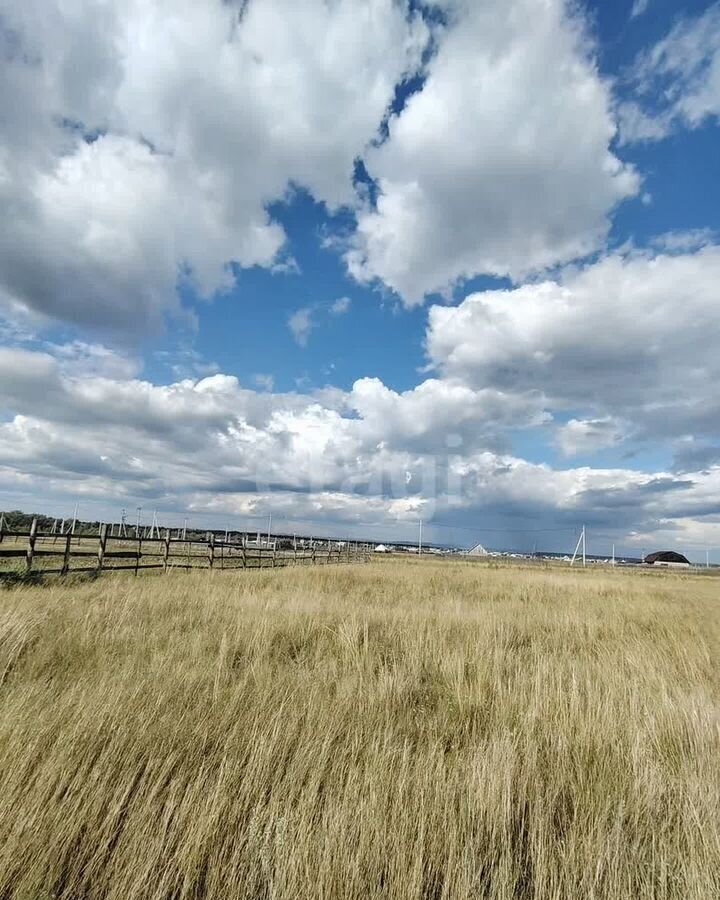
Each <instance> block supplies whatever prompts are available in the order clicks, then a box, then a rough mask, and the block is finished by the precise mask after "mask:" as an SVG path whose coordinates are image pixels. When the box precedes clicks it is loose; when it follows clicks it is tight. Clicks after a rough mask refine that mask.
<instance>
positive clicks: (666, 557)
mask: <svg viewBox="0 0 720 900" xmlns="http://www.w3.org/2000/svg"><path fill="white" fill-rule="evenodd" d="M643 562H644V563H645V564H646V565H649V566H673V567H675V566H677V567H679V568H687V567H688V566H689V565H690V561H689V560H688V559H686V558H685V557H684V556H683V555H682V553H676V552H675V551H674V550H658V551H657V552H656V553H650V554H648V555H647V556H646V557H645V559H644V560H643Z"/></svg>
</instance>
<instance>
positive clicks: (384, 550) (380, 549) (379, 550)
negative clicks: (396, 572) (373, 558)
mask: <svg viewBox="0 0 720 900" xmlns="http://www.w3.org/2000/svg"><path fill="white" fill-rule="evenodd" d="M375 552H376V553H390V548H389V547H386V546H385V544H378V545H377V547H376V548H375Z"/></svg>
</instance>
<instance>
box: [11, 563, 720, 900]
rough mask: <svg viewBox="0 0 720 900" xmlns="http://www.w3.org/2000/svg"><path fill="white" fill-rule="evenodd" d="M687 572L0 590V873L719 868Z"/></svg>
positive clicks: (29, 894) (709, 689)
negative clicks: (643, 574)
mask: <svg viewBox="0 0 720 900" xmlns="http://www.w3.org/2000/svg"><path fill="white" fill-rule="evenodd" d="M719 621H720V598H719V597H718V588H717V582H716V581H715V580H714V579H701V578H696V577H693V576H676V575H667V576H665V577H662V578H660V577H637V576H632V575H628V574H623V573H620V572H617V573H615V572H600V571H593V572H589V571H588V572H568V571H560V570H538V571H533V570H530V569H527V568H526V569H512V568H502V569H494V570H491V569H489V568H487V567H485V566H482V565H476V566H459V565H453V564H452V563H449V564H448V563H442V562H438V563H435V562H429V561H428V562H423V561H415V562H412V561H407V562H388V563H383V564H371V565H369V566H365V567H338V568H313V569H297V570H283V571H276V572H267V573H265V572H256V573H244V574H239V575H227V574H225V575H220V574H217V575H215V576H213V577H209V576H208V575H200V574H198V575H182V576H173V575H170V576H166V577H163V576H157V577H147V578H142V579H135V580H133V579H132V578H129V577H123V576H115V577H108V578H106V579H104V580H101V581H98V582H95V583H91V584H84V585H76V586H72V585H68V584H66V585H61V584H59V583H58V584H56V585H55V586H50V587H46V588H37V587H35V588H19V589H13V590H9V591H4V592H0V681H1V682H2V683H1V685H0V695H1V696H0V702H1V703H2V712H1V721H0V898H2V900H10V898H18V900H49V898H68V900H69V898H72V900H101V898H102V900H104V898H113V900H140V898H142V900H146V898H147V900H185V898H188V900H189V898H213V900H215V898H217V900H232V898H253V900H255V898H273V900H279V898H287V900H289V898H293V900H295V898H326V900H330V898H357V900H366V898H380V897H383V898H398V900H399V898H402V900H409V898H433V900H439V898H448V900H450V898H452V900H456V898H457V900H462V898H475V897H477V898H480V897H487V898H531V897H532V898H600V897H602V898H613V900H618V898H628V900H629V898H633V900H635V898H682V900H694V898H698V900H711V898H715V897H717V896H720V874H719V866H720V836H719V823H720V786H719V777H718V765H719V763H718V760H719V759H720V755H719V751H720V740H719V733H718V729H719V723H720V717H719V710H720V674H719V669H720V663H719V659H720V636H719V631H718V629H719Z"/></svg>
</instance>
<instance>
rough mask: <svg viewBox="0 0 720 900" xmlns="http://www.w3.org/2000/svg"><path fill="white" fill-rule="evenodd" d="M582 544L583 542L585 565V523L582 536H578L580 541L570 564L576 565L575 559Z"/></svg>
mask: <svg viewBox="0 0 720 900" xmlns="http://www.w3.org/2000/svg"><path fill="white" fill-rule="evenodd" d="M580 544H582V561H583V567H584V566H585V526H584V525H583V527H582V531H581V532H580V537H579V538H578V542H577V544H576V545H575V552H574V553H573V555H572V559H571V560H570V565H571V566H574V565H575V560H576V559H577V555H578V551H579V550H580Z"/></svg>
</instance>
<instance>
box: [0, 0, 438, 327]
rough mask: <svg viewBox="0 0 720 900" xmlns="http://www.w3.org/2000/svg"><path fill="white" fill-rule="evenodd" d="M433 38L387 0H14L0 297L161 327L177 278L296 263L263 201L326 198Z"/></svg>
mask: <svg viewBox="0 0 720 900" xmlns="http://www.w3.org/2000/svg"><path fill="white" fill-rule="evenodd" d="M427 40H428V29H427V27H426V26H425V24H424V23H423V20H422V18H421V16H420V15H419V14H408V13H407V11H406V10H405V9H403V6H402V5H401V4H399V3H396V2H394V0H366V2H361V3H357V2H355V0H338V2H335V3H332V4H327V3H324V2H322V0H309V2H307V3H303V4H297V3H294V2H291V0H263V2H262V3H259V2H252V3H249V4H245V3H241V4H238V3H237V2H227V3H220V2H215V3H195V2H193V0H179V2H178V3H174V4H167V3H165V2H164V0H150V2H145V0H143V2H140V0H109V2H107V3H102V4H92V5H91V6H90V7H88V5H87V4H86V3H83V2H81V0H68V2H63V3H60V2H58V0H50V2H47V0H24V2H22V3H21V2H19V0H18V2H11V3H10V4H5V5H4V12H3V19H2V27H1V28H0V78H2V82H3V85H4V90H3V92H2V96H1V97H0V123H2V126H0V127H2V150H1V151H0V209H1V210H2V212H3V216H4V217H5V219H6V220H12V222H13V228H11V229H7V228H6V229H3V230H2V232H1V233H0V304H2V307H3V308H4V310H5V312H6V314H12V315H17V314H18V312H19V311H23V310H25V311H30V312H32V313H34V314H36V315H39V316H40V317H45V318H47V319H50V320H62V321H67V322H72V323H75V324H78V325H83V326H92V327H96V328H101V329H112V330H115V331H125V332H126V333H127V334H128V335H130V334H131V333H138V332H140V331H143V332H144V331H147V330H157V329H159V328H160V327H161V325H162V321H163V318H164V317H165V316H166V315H168V314H170V315H172V314H177V313H178V312H179V300H178V298H177V294H176V287H177V285H178V282H179V281H180V280H189V281H190V282H191V283H192V284H193V286H194V287H195V289H196V291H197V292H198V293H199V294H200V295H202V296H206V297H210V296H212V295H213V294H215V293H217V292H218V291H223V290H225V289H226V288H228V287H230V286H231V285H232V284H233V281H234V276H233V272H232V269H231V268H230V265H229V264H230V263H231V262H232V263H235V264H237V265H239V266H241V267H250V266H254V265H258V266H263V267H267V268H270V269H273V268H274V269H278V268H280V269H283V270H288V269H292V261H291V260H292V257H291V256H289V255H288V254H287V252H286V248H285V234H284V232H283V229H282V228H281V227H280V226H279V225H278V224H277V223H275V222H273V221H272V220H271V219H270V218H269V215H268V213H267V206H268V204H269V203H270V202H272V201H274V200H281V199H283V198H284V197H285V196H286V195H287V191H288V189H289V187H290V186H291V185H294V184H297V185H302V186H304V187H305V188H307V189H308V190H309V191H310V192H311V193H312V195H313V196H314V197H315V199H316V200H318V201H321V202H325V203H326V204H327V205H328V206H329V207H330V208H331V209H334V208H337V207H338V206H339V205H340V204H347V203H351V202H352V201H353V199H354V192H353V187H352V172H353V166H354V161H355V159H356V158H357V157H358V156H359V155H360V154H362V152H363V150H364V148H365V146H366V145H367V143H368V142H369V141H371V140H372V139H373V137H374V136H375V133H376V130H377V127H378V124H379V123H380V121H381V120H382V118H383V115H384V114H385V110H386V109H387V107H388V105H389V103H390V102H391V100H392V97H393V92H394V88H395V85H396V83H397V82H398V81H400V80H401V79H402V78H403V77H405V76H406V75H407V74H409V73H412V72H414V71H415V69H416V68H417V66H418V65H419V63H420V58H421V54H422V52H423V49H424V47H425V45H426V43H427Z"/></svg>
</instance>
